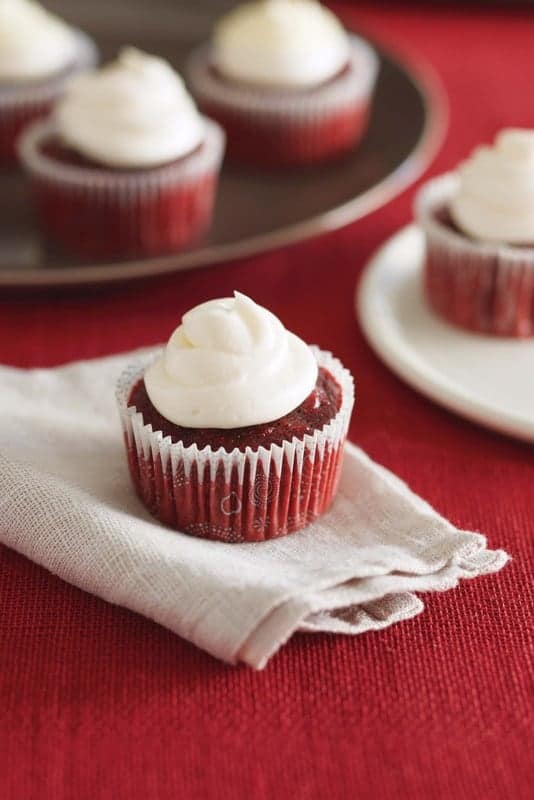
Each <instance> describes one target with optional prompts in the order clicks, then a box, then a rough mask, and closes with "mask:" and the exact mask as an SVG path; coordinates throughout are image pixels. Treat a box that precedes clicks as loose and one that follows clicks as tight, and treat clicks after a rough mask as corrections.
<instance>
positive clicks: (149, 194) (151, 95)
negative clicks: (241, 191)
mask: <svg viewBox="0 0 534 800" xmlns="http://www.w3.org/2000/svg"><path fill="white" fill-rule="evenodd" d="M223 151H224V133H223V131H222V129H221V128H220V127H219V126H218V125H217V124H216V123H215V122H212V121H211V120H209V119H207V118H206V117H202V116H201V115H200V114H199V113H198V111H197V109H196V107H195V104H194V103H193V100H192V99H191V97H190V96H189V94H188V93H187V92H186V90H185V87H184V85H183V82H182V80H181V78H180V77H179V75H178V74H177V73H176V72H175V71H174V70H173V69H172V67H171V66H170V65H169V64H168V63H167V62H165V61H163V60H162V59H160V58H156V57H154V56H149V55H146V54H145V53H142V52H140V51H139V50H135V49H133V48H126V49H124V50H122V51H121V53H120V54H119V57H118V59H117V61H116V62H114V63H112V64H109V65H108V66H106V67H104V68H103V69H100V70H97V71H93V72H90V73H87V74H86V75H82V76H80V77H78V78H77V79H75V80H73V81H72V82H71V83H70V84H69V86H68V89H67V91H66V93H65V95H64V97H63V98H62V99H61V100H60V101H59V103H58V104H57V106H56V107H55V109H54V111H53V114H52V116H51V117H50V118H49V119H48V120H46V121H42V122H37V123H35V124H34V125H32V126H30V127H29V128H28V129H27V130H26V131H25V133H24V134H23V136H22V138H21V140H20V145H19V155H20V159H21V162H22V164H23V166H24V167H25V169H26V171H27V172H28V174H29V176H30V178H31V181H32V186H33V190H34V197H35V202H36V208H37V212H38V216H39V219H40V222H41V227H42V229H43V232H44V234H45V236H46V237H47V238H48V240H49V241H50V242H51V243H52V244H53V245H54V246H55V247H57V248H59V249H61V250H62V251H65V252H68V253H70V254H74V255H77V256H80V257H82V258H97V259H98V258H123V257H135V256H150V255H157V254H160V253H170V252H175V251H177V250H180V249H182V248H184V247H187V246H188V245H190V244H192V243H193V242H194V241H196V240H197V239H198V238H200V237H201V236H202V235H203V233H204V232H205V230H206V228H207V227H208V225H209V222H210V218H211V213H212V207H213V201H214V196H215V191H216V185H217V180H218V175H219V169H220V165H221V160H222V156H223Z"/></svg>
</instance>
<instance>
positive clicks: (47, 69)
mask: <svg viewBox="0 0 534 800" xmlns="http://www.w3.org/2000/svg"><path fill="white" fill-rule="evenodd" d="M75 58H76V35H75V31H74V30H73V29H72V28H70V27H69V26H68V25H66V24H65V23H64V22H62V21H61V20H60V19H59V18H58V17H56V16H54V14H50V13H49V12H48V11H46V10H45V9H44V8H42V7H41V6H40V5H38V3H34V2H32V0H0V81H5V82H18V81H31V80H40V79H42V78H47V77H48V76H50V75H53V74H54V73H56V72H60V71H61V70H62V69H64V68H65V67H67V66H69V65H70V64H71V63H72V62H73V61H74V60H75Z"/></svg>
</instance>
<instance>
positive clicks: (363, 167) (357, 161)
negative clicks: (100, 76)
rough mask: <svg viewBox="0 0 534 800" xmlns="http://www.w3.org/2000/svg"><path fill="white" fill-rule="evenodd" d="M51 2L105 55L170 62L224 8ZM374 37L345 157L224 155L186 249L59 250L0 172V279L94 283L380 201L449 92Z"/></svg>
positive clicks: (177, 60)
mask: <svg viewBox="0 0 534 800" xmlns="http://www.w3.org/2000/svg"><path fill="white" fill-rule="evenodd" d="M51 5H53V6H54V9H57V10H58V12H59V13H61V14H63V16H64V17H65V18H67V19H69V20H70V21H73V22H75V23H76V24H78V25H79V26H80V27H83V28H84V29H85V30H86V31H87V32H89V33H90V34H92V35H93V36H94V37H95V39H96V41H97V43H98V45H99V46H100V48H101V51H102V56H103V58H104V59H107V58H110V57H112V56H113V55H114V54H115V53H116V51H117V49H118V48H119V47H120V46H121V45H123V44H125V43H126V44H134V45H136V46H138V47H141V48H144V49H146V50H147V51H148V52H151V53H157V54H159V55H161V56H163V57H165V58H167V59H169V60H170V61H171V62H172V63H173V64H175V65H176V66H177V67H178V68H180V66H181V65H182V64H183V60H184V57H185V56H186V54H187V52H188V51H189V50H190V49H191V48H192V47H194V46H195V45H196V44H198V42H200V41H203V40H205V39H206V38H207V36H208V35H209V30H210V27H211V24H212V23H213V18H214V15H216V14H217V13H218V12H220V8H217V9H215V8H214V6H215V5H217V3H216V2H215V3H214V4H213V5H212V4H209V3H208V4H206V3H205V2H204V4H202V5H201V7H199V9H197V10H196V12H192V11H191V10H188V9H187V8H186V6H185V4H182V5H180V4H179V5H178V6H176V5H174V6H171V5H170V3H169V0H155V2H154V1H153V2H151V3H150V4H146V5H145V4H141V3H136V2H132V3H131V4H126V3H123V2H121V0H113V2H109V1H108V2H106V3H104V2H102V0H97V1H96V2H94V3H92V4H91V7H90V8H89V9H88V8H87V6H86V4H85V3H82V2H81V0H71V1H70V2H69V3H68V5H67V4H66V3H63V4H62V3H61V2H56V3H53V4H51ZM374 46H375V47H376V49H377V51H378V53H379V55H380V62H381V64H380V74H379V79H378V83H377V88H376V96H375V101H374V106H373V112H372V116H371V121H370V126H369V129H368V132H367V134H366V136H365V138H364V140H363V142H362V143H361V145H360V146H359V147H358V148H357V149H355V150H354V152H353V153H351V154H350V155H348V156H346V157H345V158H343V159H342V160H341V161H338V162H336V163H334V164H330V165H325V166H318V167H314V168H307V169H297V170H285V171H281V172H272V173H269V174H265V173H261V172H257V171H253V170H249V169H244V168H237V167H233V166H231V165H229V164H224V166H223V169H222V173H221V180H220V186H219V192H218V196H217V202H216V207H215V214H214V220H213V225H212V228H211V230H210V233H209V235H208V237H207V238H206V239H205V241H204V242H203V243H202V244H200V245H198V246H196V247H195V248H194V249H191V250H188V251H187V252H182V253H177V254H175V255H169V256H164V257H158V258H151V259H146V260H135V261H123V262H114V263H90V264H81V263H77V262H75V261H72V260H65V259H60V258H58V257H57V256H53V255H51V254H50V253H49V252H47V250H46V248H45V246H44V243H43V241H42V239H41V237H40V236H39V232H38V230H37V227H36V225H35V223H34V221H33V219H32V213H31V207H30V203H29V198H28V196H27V187H26V184H25V181H24V179H23V177H22V176H21V175H20V174H17V173H16V172H7V171H4V172H0V287H2V286H3V287H8V286H9V287H13V288H15V287H18V288H22V287H26V288H29V287H38V286H40V287H46V286H48V287H53V286H75V285H98V284H105V283H110V282H117V281H127V280H132V279H137V278H142V277H148V276H150V275H161V274H163V273H168V272H175V271H179V270H184V269H190V268H193V267H203V266H207V265H208V264H213V263H216V262H220V261H225V260H229V259H233V258H238V257H241V256H247V255H252V254H255V253H260V252H262V251H266V250H269V249H271V248H274V247H278V246H281V245H285V244H289V243H291V242H297V241H300V240H303V239H306V238H309V237H311V236H315V235H318V234H321V233H324V232H326V231H331V230H334V229H336V228H339V227H341V226H343V225H347V224H348V223H350V222H353V221H355V220H357V219H359V218H361V217H363V216H365V215H366V214H369V213H370V212H371V211H373V210H375V209H376V208H378V207H379V206H382V205H383V204H384V203H386V202H387V201H388V200H390V199H391V198H392V197H394V196H395V195H396V194H398V193H399V192H400V191H401V190H402V189H404V188H405V187H406V186H407V185H408V184H410V183H411V182H413V181H414V180H416V178H417V177H418V176H419V175H420V174H421V173H422V171H423V170H424V169H425V167H426V166H427V165H428V164H429V162H430V160H431V159H432V157H433V155H434V154H435V152H436V150H437V148H438V146H439V144H440V143H441V140H442V138H443V135H444V132H445V127H446V103H445V100H444V94H443V90H442V89H441V85H440V83H439V81H438V80H437V79H436V77H435V76H434V74H433V73H432V72H431V71H430V70H429V69H428V68H427V67H426V66H421V65H418V66H415V65H414V64H413V63H412V62H411V63H410V64H408V63H406V62H405V61H403V60H402V59H399V58H397V57H396V56H394V55H393V54H391V53H389V52H387V51H386V50H384V49H383V48H381V47H380V46H378V45H377V44H376V43H374Z"/></svg>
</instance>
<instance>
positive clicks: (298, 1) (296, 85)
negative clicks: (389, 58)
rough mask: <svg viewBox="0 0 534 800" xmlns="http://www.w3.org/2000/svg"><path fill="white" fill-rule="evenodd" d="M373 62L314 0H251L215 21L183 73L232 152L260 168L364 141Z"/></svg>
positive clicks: (322, 156) (311, 159)
mask: <svg viewBox="0 0 534 800" xmlns="http://www.w3.org/2000/svg"><path fill="white" fill-rule="evenodd" d="M377 71H378V59H377V56H376V55H375V53H374V51H373V49H372V48H371V47H370V46H369V45H368V44H366V42H364V41H363V40H362V39H360V38H359V37H358V36H353V35H350V34H349V33H347V31H345V29H344V28H343V26H342V25H341V23H340V22H339V20H338V19H337V18H336V17H335V16H334V14H332V12H331V11H329V10H328V9H326V8H324V6H322V5H321V4H320V3H318V2H315V0H255V1H254V2H250V3H246V4H245V5H241V6H238V7H237V8H236V9H234V10H233V11H231V12H230V13H229V14H227V15H226V16H225V17H223V18H222V19H221V20H220V22H219V23H218V24H217V25H216V27H215V30H214V33H213V38H212V41H211V42H210V43H209V44H208V45H206V46H203V47H200V48H199V49H198V50H196V51H195V52H193V54H192V55H191V57H190V59H189V62H188V66H187V75H188V78H189V82H190V85H191V89H192V91H193V94H194V95H195V97H196V99H197V102H198V103H199V106H200V108H202V109H203V110H204V112H205V113H206V114H209V115H210V116H212V117H213V118H214V119H216V120H218V122H220V124H221V125H222V126H223V127H224V129H225V130H226V134H227V137H228V154H229V156H230V157H231V158H232V159H235V160H236V161H242V162H246V163H249V164H254V165H257V166H267V167H269V166H283V165H297V164H311V163H317V162H321V161H328V160H330V159H333V158H336V157H338V156H340V155H341V154H343V153H346V152H347V151H348V150H351V149H352V148H353V147H354V146H355V145H356V144H357V142H358V141H359V140H360V138H361V137H362V135H363V133H364V131H365V128H366V124H367V120H368V116H369V109H370V104H371V96H372V93H373V89H374V85H375V81H376V76H377Z"/></svg>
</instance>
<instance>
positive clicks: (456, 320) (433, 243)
mask: <svg viewBox="0 0 534 800" xmlns="http://www.w3.org/2000/svg"><path fill="white" fill-rule="evenodd" d="M416 216H417V219H418V221H419V223H420V225H421V227H422V229H423V231H424V234H425V239H426V260H425V290H426V295H427V298H428V300H429V303H430V305H431V306H432V308H433V309H434V310H435V311H437V313H438V314H440V315H441V316H443V317H445V318H446V319H447V320H448V321H449V322H452V323H453V324H456V325H460V326H462V327H464V328H468V329H470V330H473V331H477V332H480V333H491V334H497V335H501V336H533V335H534V130H521V129H507V130H503V131H501V132H500V133H499V135H498V136H497V138H496V140H495V144H494V145H493V146H485V147H478V148H477V149H476V150H475V151H474V152H473V153H472V154H471V156H470V157H469V158H468V159H467V160H466V161H465V162H464V163H463V164H461V165H460V167H459V168H458V169H457V170H456V171H455V173H453V174H448V175H442V176H440V177H438V178H435V179H434V180H431V181H429V182H428V183H427V184H426V185H425V186H423V188H422V190H421V191H420V192H419V194H418V196H417V200H416Z"/></svg>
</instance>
